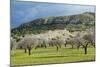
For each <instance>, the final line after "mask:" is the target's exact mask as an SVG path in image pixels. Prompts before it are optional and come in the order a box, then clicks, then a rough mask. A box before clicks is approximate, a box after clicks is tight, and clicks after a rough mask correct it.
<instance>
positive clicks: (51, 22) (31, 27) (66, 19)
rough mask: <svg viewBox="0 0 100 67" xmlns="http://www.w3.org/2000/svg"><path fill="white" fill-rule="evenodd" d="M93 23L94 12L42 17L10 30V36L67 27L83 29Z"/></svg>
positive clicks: (77, 29) (76, 29)
mask: <svg viewBox="0 0 100 67" xmlns="http://www.w3.org/2000/svg"><path fill="white" fill-rule="evenodd" d="M94 24H95V13H91V12H85V13H83V14H77V15H71V16H59V17H44V18H40V19H36V20H33V21H31V22H28V23H24V24H22V25H20V26H19V27H17V28H13V29H12V30H11V36H12V37H14V38H16V36H23V35H25V34H39V33H43V32H46V31H48V30H55V29H65V28H66V29H67V30H69V31H71V32H73V31H83V30H85V29H88V28H90V27H92V26H94Z"/></svg>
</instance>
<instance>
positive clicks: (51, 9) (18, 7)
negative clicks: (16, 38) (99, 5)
mask: <svg viewBox="0 0 100 67" xmlns="http://www.w3.org/2000/svg"><path fill="white" fill-rule="evenodd" d="M83 12H95V6H81V5H68V4H54V3H39V2H19V1H15V0H13V1H12V2H11V27H12V28H13V27H17V26H19V25H20V24H22V23H26V22H29V21H31V20H34V19H37V18H41V17H47V16H67V15H73V14H80V13H83Z"/></svg>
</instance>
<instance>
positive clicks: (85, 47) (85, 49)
mask: <svg viewBox="0 0 100 67" xmlns="http://www.w3.org/2000/svg"><path fill="white" fill-rule="evenodd" d="M87 46H88V43H87V44H86V46H84V51H85V52H84V54H87Z"/></svg>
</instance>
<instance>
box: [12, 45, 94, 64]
mask: <svg viewBox="0 0 100 67" xmlns="http://www.w3.org/2000/svg"><path fill="white" fill-rule="evenodd" d="M81 61H82V62H85V61H95V49H94V48H93V47H90V48H88V52H87V54H86V55H85V54H84V49H82V48H80V49H79V50H77V49H71V48H64V47H63V48H61V49H59V51H58V52H57V51H56V48H55V47H49V48H47V49H44V48H38V49H37V50H35V49H33V50H32V55H30V56H29V55H28V54H26V53H24V50H19V49H18V50H15V51H12V52H11V65H12V66H13V65H31V64H33V65H35V64H51V63H67V62H68V63H69V62H81Z"/></svg>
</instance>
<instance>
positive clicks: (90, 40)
mask: <svg viewBox="0 0 100 67" xmlns="http://www.w3.org/2000/svg"><path fill="white" fill-rule="evenodd" d="M53 32H54V31H53ZM51 33H52V32H51ZM51 33H47V34H39V35H26V36H24V37H21V38H20V40H19V41H18V42H16V41H15V40H14V39H13V38H11V49H12V48H22V49H24V50H25V53H27V50H28V54H29V55H31V50H32V48H35V49H37V48H38V47H45V48H47V47H49V46H52V47H53V46H55V47H56V48H57V51H58V50H59V48H61V46H63V45H64V46H65V47H66V45H67V44H70V45H72V48H73V46H76V47H77V49H79V48H80V47H81V46H82V47H83V48H84V54H87V47H88V45H89V44H91V45H93V46H94V47H95V34H94V29H93V28H91V29H88V30H86V31H83V32H76V33H75V32H73V33H70V32H68V31H67V30H60V31H56V32H54V34H53V33H52V34H51ZM69 33H70V34H69Z"/></svg>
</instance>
